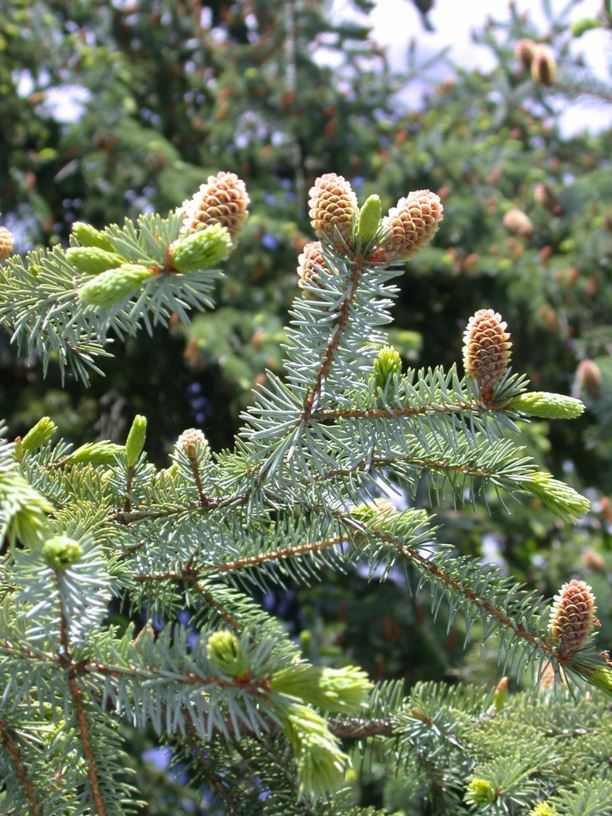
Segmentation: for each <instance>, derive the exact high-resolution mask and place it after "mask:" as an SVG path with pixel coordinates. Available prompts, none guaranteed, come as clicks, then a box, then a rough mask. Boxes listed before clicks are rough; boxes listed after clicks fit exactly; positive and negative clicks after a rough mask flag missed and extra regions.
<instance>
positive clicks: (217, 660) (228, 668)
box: [206, 631, 249, 678]
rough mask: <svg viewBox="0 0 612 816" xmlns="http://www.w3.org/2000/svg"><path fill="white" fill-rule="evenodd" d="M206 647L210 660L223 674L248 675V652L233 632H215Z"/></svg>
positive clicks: (231, 675)
mask: <svg viewBox="0 0 612 816" xmlns="http://www.w3.org/2000/svg"><path fill="white" fill-rule="evenodd" d="M206 648H207V655H208V659H209V661H210V662H211V664H212V665H213V666H214V667H215V668H217V669H219V670H220V671H222V672H223V674H227V675H229V676H230V677H235V678H242V677H244V676H245V675H248V671H249V662H248V658H247V654H246V652H245V651H244V647H243V646H242V644H241V643H240V640H239V639H238V638H237V637H236V635H235V634H234V633H233V632H227V631H225V632H214V633H213V634H212V635H211V636H210V637H209V638H208V644H207V647H206Z"/></svg>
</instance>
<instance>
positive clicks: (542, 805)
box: [529, 802, 557, 816]
mask: <svg viewBox="0 0 612 816" xmlns="http://www.w3.org/2000/svg"><path fill="white" fill-rule="evenodd" d="M529 816H557V810H556V808H555V807H553V805H549V804H548V802H538V804H537V805H534V806H533V807H532V808H531V810H530V811H529Z"/></svg>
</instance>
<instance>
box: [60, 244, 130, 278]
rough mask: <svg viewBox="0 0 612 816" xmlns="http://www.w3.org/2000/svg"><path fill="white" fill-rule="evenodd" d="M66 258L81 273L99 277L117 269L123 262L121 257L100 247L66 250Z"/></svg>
mask: <svg viewBox="0 0 612 816" xmlns="http://www.w3.org/2000/svg"><path fill="white" fill-rule="evenodd" d="M66 258H67V259H68V263H69V264H70V265H71V266H74V267H75V269H77V270H78V271H79V272H85V273H87V274H89V275H99V274H100V272H106V270H107V269H115V268H116V267H117V266H120V264H121V261H122V258H121V256H120V255H117V254H116V253H115V252H108V251H107V250H106V249H100V247H70V248H69V249H67V250H66Z"/></svg>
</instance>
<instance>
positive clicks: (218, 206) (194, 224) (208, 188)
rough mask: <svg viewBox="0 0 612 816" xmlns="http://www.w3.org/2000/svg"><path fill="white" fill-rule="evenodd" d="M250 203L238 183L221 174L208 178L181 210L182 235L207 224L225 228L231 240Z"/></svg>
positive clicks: (242, 223)
mask: <svg viewBox="0 0 612 816" xmlns="http://www.w3.org/2000/svg"><path fill="white" fill-rule="evenodd" d="M249 204H250V199H249V196H248V193H247V190H246V186H245V183H244V181H242V179H240V178H238V176H237V175H236V174H235V173H227V172H225V171H223V170H221V171H220V172H218V173H217V175H216V176H209V177H208V180H207V181H206V184H202V185H201V186H200V189H199V190H198V191H197V192H196V193H195V195H194V196H193V197H192V198H191V199H189V200H188V201H185V202H184V203H183V206H182V210H183V225H182V228H181V233H182V234H183V235H185V234H187V233H190V232H197V230H200V229H202V228H203V227H208V226H210V225H211V224H220V225H221V226H223V227H226V228H227V230H228V232H229V234H230V235H231V237H232V240H235V239H236V237H237V236H238V233H239V232H240V230H241V229H242V227H243V225H244V222H245V220H246V218H247V215H248V209H249Z"/></svg>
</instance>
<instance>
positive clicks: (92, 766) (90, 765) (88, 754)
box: [56, 573, 107, 816]
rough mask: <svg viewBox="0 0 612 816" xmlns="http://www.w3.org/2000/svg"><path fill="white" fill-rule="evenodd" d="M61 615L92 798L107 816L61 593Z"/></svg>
mask: <svg viewBox="0 0 612 816" xmlns="http://www.w3.org/2000/svg"><path fill="white" fill-rule="evenodd" d="M56 575H57V579H58V582H59V581H60V580H61V578H60V576H59V574H58V573H56ZM59 613H60V643H61V646H62V650H63V655H62V658H61V662H62V663H63V664H64V665H65V667H66V668H67V670H68V688H69V690H70V696H71V698H72V703H73V705H74V710H75V714H76V719H77V724H78V727H79V733H80V735H81V746H82V748H83V757H84V759H85V762H86V765H87V779H88V780H89V787H90V789H91V797H92V799H93V803H94V806H95V809H96V813H97V814H98V816H106V813H107V811H106V806H105V804H104V799H103V797H102V791H101V790H100V782H99V781H98V774H97V772H96V758H95V756H94V753H93V749H92V746H91V736H90V733H89V723H88V722H87V715H86V714H85V708H84V706H83V695H82V692H81V689H80V688H79V683H78V680H77V674H78V673H77V670H76V666H75V665H74V663H73V661H72V652H71V649H70V636H69V633H68V621H67V619H66V613H65V610H64V605H63V603H62V597H61V592H60V593H59Z"/></svg>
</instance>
